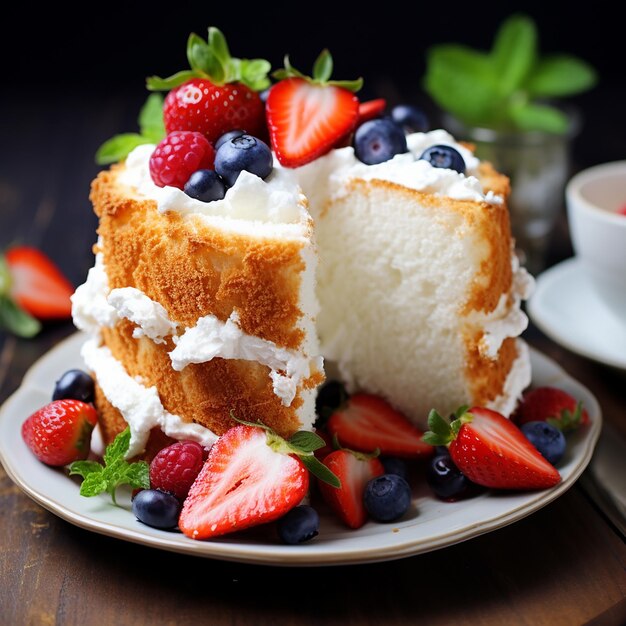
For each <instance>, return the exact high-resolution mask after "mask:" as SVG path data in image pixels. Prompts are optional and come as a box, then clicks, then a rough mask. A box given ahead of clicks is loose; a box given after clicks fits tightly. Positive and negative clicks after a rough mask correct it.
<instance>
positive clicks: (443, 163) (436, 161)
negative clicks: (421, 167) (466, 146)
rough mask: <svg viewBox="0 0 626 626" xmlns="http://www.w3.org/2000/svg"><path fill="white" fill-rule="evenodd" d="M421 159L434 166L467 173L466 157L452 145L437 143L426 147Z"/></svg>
mask: <svg viewBox="0 0 626 626" xmlns="http://www.w3.org/2000/svg"><path fill="white" fill-rule="evenodd" d="M420 159H423V160H424V161H428V162H429V163H430V164H431V165H432V166H433V167H440V168H443V169H447V170H454V171H456V172H459V174H465V159H463V157H462V156H461V153H460V152H459V151H458V150H456V149H455V148H453V147H452V146H445V145H436V146H431V147H430V148H426V150H424V152H423V153H422V156H420Z"/></svg>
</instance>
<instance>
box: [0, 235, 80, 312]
mask: <svg viewBox="0 0 626 626" xmlns="http://www.w3.org/2000/svg"><path fill="white" fill-rule="evenodd" d="M5 259H6V263H7V265H8V267H9V272H10V279H11V288H10V295H11V297H12V298H13V300H15V302H17V304H18V305H19V306H21V307H22V308H23V309H25V310H26V311H27V312H28V313H30V314H31V315H33V316H34V317H36V318H38V319H42V320H46V319H62V318H66V317H70V315H71V314H72V303H71V302H70V296H71V295H72V294H73V293H74V287H73V286H72V285H71V283H70V282H69V281H68V280H67V278H65V276H63V274H62V273H61V270H59V268H58V267H57V266H56V265H55V264H54V263H53V262H52V261H51V260H50V259H49V258H48V257H47V256H46V255H45V254H44V253H43V252H41V251H39V250H37V249H36V248H32V247H28V246H16V247H14V248H11V249H10V250H8V251H7V253H6V255H5Z"/></svg>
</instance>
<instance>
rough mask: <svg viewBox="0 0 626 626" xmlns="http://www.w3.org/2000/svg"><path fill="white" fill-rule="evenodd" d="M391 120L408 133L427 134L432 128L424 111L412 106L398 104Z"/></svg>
mask: <svg viewBox="0 0 626 626" xmlns="http://www.w3.org/2000/svg"><path fill="white" fill-rule="evenodd" d="M391 119H392V120H393V121H394V122H395V123H396V124H398V126H400V127H401V128H402V129H403V130H404V132H406V133H425V132H427V131H428V129H429V127H430V124H429V122H428V118H427V117H426V114H425V113H424V111H422V110H421V109H419V108H418V107H416V106H413V105H412V104H398V105H397V106H395V107H393V109H391Z"/></svg>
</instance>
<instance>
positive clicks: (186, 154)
mask: <svg viewBox="0 0 626 626" xmlns="http://www.w3.org/2000/svg"><path fill="white" fill-rule="evenodd" d="M214 161H215V150H214V149H213V146H212V145H211V144H210V143H209V142H208V141H207V139H206V137H205V136H204V135H202V134H201V133H196V132H191V131H186V130H179V131H174V132H173V133H170V134H169V135H168V136H167V137H166V138H165V139H163V141H161V143H159V145H158V146H157V147H156V148H155V150H154V152H153V153H152V156H151V157H150V176H151V177H152V180H153V181H154V184H155V185H157V186H158V187H165V186H167V185H170V186H172V187H178V188H179V189H183V188H184V187H185V183H186V182H187V181H188V180H189V178H190V176H191V175H192V174H193V173H194V172H196V171H197V170H202V169H212V168H213V164H214Z"/></svg>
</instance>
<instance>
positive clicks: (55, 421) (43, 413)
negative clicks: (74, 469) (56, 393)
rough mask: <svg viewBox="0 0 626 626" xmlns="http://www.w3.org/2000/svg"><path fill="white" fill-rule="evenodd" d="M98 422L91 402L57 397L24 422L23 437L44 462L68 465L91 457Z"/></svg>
mask: <svg viewBox="0 0 626 626" xmlns="http://www.w3.org/2000/svg"><path fill="white" fill-rule="evenodd" d="M97 421H98V417H97V415H96V410H95V409H94V408H93V406H92V405H91V404H87V403H85V402H81V401H80V400H56V401H54V402H51V403H50V404H46V406H44V407H42V408H41V409H39V410H38V411H35V413H33V414H32V415H31V416H30V417H29V418H28V419H27V420H26V421H25V422H24V423H23V424H22V438H23V439H24V442H25V443H26V445H27V446H28V447H29V448H30V450H31V452H32V453H33V454H34V455H35V456H36V457H37V458H38V459H39V460H40V461H41V462H43V463H46V464H47V465H54V466H61V465H67V464H68V463H72V462H73V461H77V460H79V459H85V458H87V455H88V454H89V447H90V443H91V433H92V431H93V428H94V426H95V425H96V423H97Z"/></svg>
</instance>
